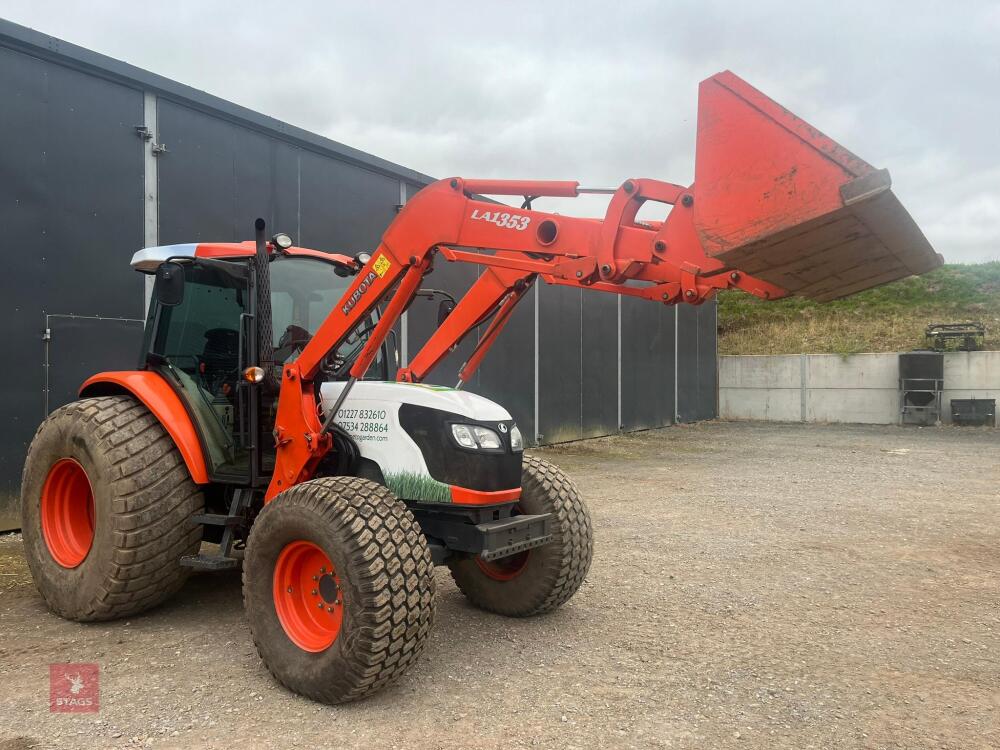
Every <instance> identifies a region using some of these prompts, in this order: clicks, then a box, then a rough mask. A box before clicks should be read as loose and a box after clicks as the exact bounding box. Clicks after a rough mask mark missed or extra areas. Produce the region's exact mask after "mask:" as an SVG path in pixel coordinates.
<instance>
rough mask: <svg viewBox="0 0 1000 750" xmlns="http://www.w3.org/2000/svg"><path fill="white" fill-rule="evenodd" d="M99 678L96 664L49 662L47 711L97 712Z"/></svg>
mask: <svg viewBox="0 0 1000 750" xmlns="http://www.w3.org/2000/svg"><path fill="white" fill-rule="evenodd" d="M99 679H100V667H98V666H97V665H96V664H50V665H49V711H52V712H53V713H97V712H98V711H99V710H100V708H101V703H100V689H99V688H100V684H99Z"/></svg>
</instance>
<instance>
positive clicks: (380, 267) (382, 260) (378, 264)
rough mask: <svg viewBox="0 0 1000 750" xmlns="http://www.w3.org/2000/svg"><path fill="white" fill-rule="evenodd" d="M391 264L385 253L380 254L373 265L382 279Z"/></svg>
mask: <svg viewBox="0 0 1000 750" xmlns="http://www.w3.org/2000/svg"><path fill="white" fill-rule="evenodd" d="M391 266H392V263H390V262H389V259H388V258H386V257H385V256H384V255H379V256H378V257H377V258H376V259H375V265H374V266H372V268H374V269H375V273H377V274H378V277H379V278H380V279H381V278H382V277H383V276H385V274H386V271H388V270H389V268H390V267H391Z"/></svg>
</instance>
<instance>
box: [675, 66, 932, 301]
mask: <svg viewBox="0 0 1000 750" xmlns="http://www.w3.org/2000/svg"><path fill="white" fill-rule="evenodd" d="M891 185H892V183H891V181H890V179H889V173H888V171H886V170H884V169H875V168H874V167H873V166H872V165H870V164H868V163H867V162H866V161H864V160H863V159H859V158H858V157H857V156H855V155H854V154H852V153H851V152H850V151H848V150H847V149H845V148H843V147H842V146H841V145H839V144H838V143H837V142H836V141H833V140H832V139H830V138H828V137H827V136H825V135H823V134H822V133H820V132H819V131H818V130H816V129H815V128H814V127H812V126H811V125H809V123H807V122H805V121H804V120H801V119H799V118H798V117H796V116H795V115H793V114H792V113H791V112H789V111H788V110H786V109H785V108H783V107H782V106H780V105H779V104H777V103H776V102H774V101H772V100H771V99H769V98H768V97H766V96H764V94H762V93H760V92H759V91H757V89H755V88H753V87H752V86H750V85H749V84H748V83H746V82H745V81H743V80H742V79H740V78H739V77H737V76H736V75H734V74H732V73H730V72H728V71H726V72H724V73H719V74H717V75H715V76H712V77H711V78H709V79H706V80H705V81H702V83H701V86H700V89H699V96H698V145H697V151H696V156H695V184H694V194H695V198H696V199H695V204H694V224H695V229H696V231H697V232H698V235H699V239H700V240H701V242H702V246H703V247H704V249H705V252H706V253H707V254H708V255H710V256H712V257H715V258H718V259H719V260H721V261H722V262H723V263H725V264H726V265H727V266H729V267H731V268H734V269H740V270H742V271H745V272H746V273H748V274H752V275H754V276H757V277H759V278H761V279H763V280H765V281H768V282H770V283H772V284H775V285H777V286H780V287H782V288H783V289H786V290H788V292H789V293H791V294H797V295H799V296H802V297H808V298H810V299H814V300H817V301H820V302H825V301H828V300H832V299H837V298H839V297H844V296H847V295H849V294H854V293H855V292H860V291H863V290H865V289H870V288H871V287H875V286H879V285H881V284H886V283H888V282H890V281H895V280H896V279H902V278H905V277H907V276H911V275H914V274H921V273H925V272H927V271H929V270H931V269H933V268H936V267H937V266H939V265H941V263H942V262H943V260H942V258H941V256H940V255H938V254H937V253H936V252H934V249H933V248H932V247H931V245H930V243H929V242H928V241H927V238H926V237H924V235H923V233H922V232H921V231H920V228H919V227H918V226H917V225H916V223H915V222H914V221H913V218H912V217H911V216H910V215H909V213H907V211H906V209H905V208H903V206H902V204H901V203H900V202H899V199H897V198H896V196H895V195H893V193H892V190H891V189H890V187H891Z"/></svg>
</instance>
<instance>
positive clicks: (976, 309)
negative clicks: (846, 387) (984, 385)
mask: <svg viewBox="0 0 1000 750" xmlns="http://www.w3.org/2000/svg"><path fill="white" fill-rule="evenodd" d="M972 321H976V322H981V323H983V324H984V325H985V326H986V341H985V348H986V349H1000V262H991V263H980V264H974V265H959V264H951V265H946V266H943V267H941V268H938V269H936V270H934V271H932V272H930V273H928V274H924V275H923V276H913V277H911V278H908V279H902V280H901V281H897V282H894V283H892V284H887V285H886V286H882V287H878V288H877V289H869V290H868V291H867V292H862V293H860V294H856V295H854V296H852V297H847V298H846V299H841V300H835V301H834V302H825V303H817V302H811V301H809V300H805V299H800V298H798V297H791V298H789V299H783V300H778V301H776V302H763V301H761V300H758V299H757V298H755V297H751V296H750V295H748V294H743V293H742V292H736V291H730V292H723V293H722V294H720V295H719V353H720V354H796V353H800V352H805V353H810V354H813V353H815V354H854V353H857V352H893V351H908V350H910V349H917V348H920V347H923V346H924V345H925V339H924V329H925V327H926V326H927V324H928V323H965V322H972Z"/></svg>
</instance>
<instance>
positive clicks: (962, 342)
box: [924, 323, 986, 352]
mask: <svg viewBox="0 0 1000 750" xmlns="http://www.w3.org/2000/svg"><path fill="white" fill-rule="evenodd" d="M924 336H926V337H927V346H928V348H930V349H933V350H934V351H936V352H947V351H955V352H978V351H982V348H983V341H984V339H985V338H986V326H984V325H983V324H982V323H931V324H930V325H928V326H927V329H926V330H925V331H924Z"/></svg>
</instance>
